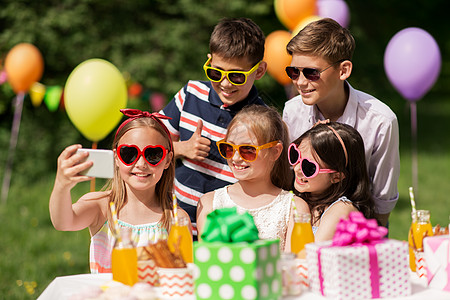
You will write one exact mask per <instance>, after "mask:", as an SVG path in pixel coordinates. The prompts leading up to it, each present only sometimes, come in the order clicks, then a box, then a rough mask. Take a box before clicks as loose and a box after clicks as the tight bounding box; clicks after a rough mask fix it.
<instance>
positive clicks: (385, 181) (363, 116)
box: [283, 18, 400, 226]
mask: <svg viewBox="0 0 450 300" xmlns="http://www.w3.org/2000/svg"><path fill="white" fill-rule="evenodd" d="M286 49H287V51H288V53H289V54H290V55H292V61H291V65H290V66H288V67H286V73H287V75H288V76H289V77H290V78H291V79H292V83H293V84H294V86H295V88H296V89H297V91H298V92H299V95H297V96H295V97H294V98H292V99H291V100H289V101H287V102H286V104H285V106H284V110H283V120H284V121H285V122H286V124H287V125H288V128H289V132H290V139H291V141H293V140H295V139H296V138H298V137H299V136H300V135H301V134H303V133H304V132H305V131H307V130H308V129H310V128H311V127H312V126H313V125H314V124H315V123H316V122H317V121H319V120H325V119H329V120H331V121H337V122H340V123H345V124H348V125H350V126H352V127H354V128H355V129H356V130H358V132H359V133H360V134H361V136H362V138H363V140H364V147H365V156H366V163H367V168H368V171H369V177H370V180H371V183H372V195H373V197H374V200H375V210H376V212H377V214H376V216H377V219H378V221H379V222H380V223H381V224H382V225H384V226H387V224H388V218H389V214H390V212H391V211H392V209H394V207H395V204H396V203H397V200H398V191H397V181H398V177H399V173H400V157H399V133H398V123H397V117H396V115H395V114H394V113H393V112H392V110H391V109H390V108H389V107H388V106H387V105H385V104H384V103H383V102H381V101H380V100H378V99H376V98H375V97H373V96H371V95H369V94H366V93H364V92H362V91H358V90H356V89H354V88H353V87H352V86H351V85H350V84H349V83H348V82H347V79H348V78H349V77H350V74H351V72H352V66H353V65H352V61H351V59H352V56H353V52H354V49H355V40H354V39H353V36H352V35H351V34H350V32H349V31H348V30H347V29H346V28H343V27H341V26H340V25H339V23H337V22H336V21H334V20H332V19H329V18H325V19H321V20H318V21H315V22H311V23H310V24H308V25H307V26H305V28H303V29H302V30H301V31H300V32H299V33H298V34H297V35H296V36H295V37H293V38H292V39H291V41H290V42H289V43H288V45H287V47H286Z"/></svg>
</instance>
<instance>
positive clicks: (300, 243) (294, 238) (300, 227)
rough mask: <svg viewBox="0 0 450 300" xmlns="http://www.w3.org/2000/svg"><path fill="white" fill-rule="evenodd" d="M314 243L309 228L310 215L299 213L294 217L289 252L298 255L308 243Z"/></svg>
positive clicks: (310, 228)
mask: <svg viewBox="0 0 450 300" xmlns="http://www.w3.org/2000/svg"><path fill="white" fill-rule="evenodd" d="M313 242H314V234H313V232H312V227H311V214H309V213H299V214H298V216H295V215H294V228H293V229H292V234H291V252H292V253H295V254H298V253H300V252H301V251H302V250H303V249H304V248H305V245H306V244H308V243H313Z"/></svg>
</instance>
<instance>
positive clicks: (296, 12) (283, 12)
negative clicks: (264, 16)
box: [274, 0, 317, 30]
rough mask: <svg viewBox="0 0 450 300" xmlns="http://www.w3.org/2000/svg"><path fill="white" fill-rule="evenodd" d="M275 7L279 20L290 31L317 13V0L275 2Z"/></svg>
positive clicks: (280, 0) (276, 0) (283, 0)
mask: <svg viewBox="0 0 450 300" xmlns="http://www.w3.org/2000/svg"><path fill="white" fill-rule="evenodd" d="M274 7H275V14H276V15H277V17H278V20H280V22H281V23H282V24H283V25H284V26H285V27H286V28H287V29H289V30H293V29H294V28H295V27H296V26H297V25H298V24H299V23H300V22H301V21H302V20H303V19H305V18H307V17H309V16H311V15H315V14H316V11H317V7H316V0H274Z"/></svg>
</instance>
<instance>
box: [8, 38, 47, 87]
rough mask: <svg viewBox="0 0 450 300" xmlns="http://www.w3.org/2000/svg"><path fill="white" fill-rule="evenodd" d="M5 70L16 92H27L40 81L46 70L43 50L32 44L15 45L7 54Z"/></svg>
mask: <svg viewBox="0 0 450 300" xmlns="http://www.w3.org/2000/svg"><path fill="white" fill-rule="evenodd" d="M5 71H6V74H7V75H8V82H9V83H10V84H11V86H12V88H13V90H14V92H16V93H19V92H23V93H25V92H27V91H28V90H29V89H30V87H31V86H32V85H33V83H35V82H37V81H39V80H40V79H41V77H42V73H43V71H44V59H43V58H42V55H41V52H39V49H38V48H36V47H35V46H34V45H32V44H28V43H21V44H18V45H16V46H14V47H13V48H12V49H11V50H10V51H9V52H8V55H7V56H6V59H5Z"/></svg>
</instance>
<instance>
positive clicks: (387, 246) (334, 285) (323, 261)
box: [306, 240, 411, 299]
mask: <svg viewBox="0 0 450 300" xmlns="http://www.w3.org/2000/svg"><path fill="white" fill-rule="evenodd" d="M369 247H374V248H373V250H375V251H376V254H374V256H376V258H375V259H376V261H377V262H373V261H372V263H371V259H370V254H369V251H372V250H370V249H369ZM306 251H307V261H308V272H309V274H308V277H309V284H310V287H311V289H312V291H313V292H315V293H318V294H322V290H323V295H324V296H326V297H331V298H333V299H370V298H386V297H402V296H408V295H410V294H411V283H410V274H409V264H408V244H407V243H406V242H401V241H396V240H384V241H382V242H380V243H376V244H375V245H373V246H366V245H358V246H354V245H353V246H342V247H339V246H331V242H324V243H312V244H307V245H306ZM319 253H320V254H319ZM319 256H320V258H319ZM319 259H320V268H321V270H319ZM376 273H378V275H377V274H376ZM321 281H322V289H321ZM377 287H378V292H377V293H378V296H377V293H374V289H377Z"/></svg>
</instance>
